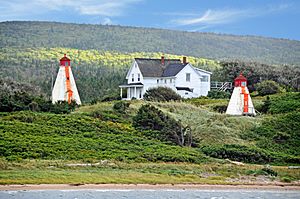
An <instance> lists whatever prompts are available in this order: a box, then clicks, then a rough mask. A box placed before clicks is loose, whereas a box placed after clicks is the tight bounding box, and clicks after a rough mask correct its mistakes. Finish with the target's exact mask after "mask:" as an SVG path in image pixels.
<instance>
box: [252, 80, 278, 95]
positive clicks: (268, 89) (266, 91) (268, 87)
mask: <svg viewBox="0 0 300 199" xmlns="http://www.w3.org/2000/svg"><path fill="white" fill-rule="evenodd" d="M256 91H257V92H258V94H259V95H261V96H265V95H271V94H275V93H279V92H280V85H279V84H278V83H276V82H275V81H272V80H265V81H262V82H261V83H257V84H256Z"/></svg>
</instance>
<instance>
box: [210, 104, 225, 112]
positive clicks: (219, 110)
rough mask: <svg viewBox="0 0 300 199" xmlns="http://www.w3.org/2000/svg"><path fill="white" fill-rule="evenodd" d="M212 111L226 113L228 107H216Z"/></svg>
mask: <svg viewBox="0 0 300 199" xmlns="http://www.w3.org/2000/svg"><path fill="white" fill-rule="evenodd" d="M212 109H213V110H214V111H217V112H219V113H225V112H226V110H227V105H215V106H213V107H212Z"/></svg>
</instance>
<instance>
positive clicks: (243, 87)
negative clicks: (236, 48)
mask: <svg viewBox="0 0 300 199" xmlns="http://www.w3.org/2000/svg"><path fill="white" fill-rule="evenodd" d="M226 114H228V115H249V116H255V115H256V113H255V109H254V106H253V103H252V100H251V97H250V94H249V90H248V88H247V78H246V77H244V76H243V75H242V73H241V74H240V75H239V76H238V77H237V78H235V80H234V89H233V92H232V95H231V98H230V101H229V104H228V106H227V110H226Z"/></svg>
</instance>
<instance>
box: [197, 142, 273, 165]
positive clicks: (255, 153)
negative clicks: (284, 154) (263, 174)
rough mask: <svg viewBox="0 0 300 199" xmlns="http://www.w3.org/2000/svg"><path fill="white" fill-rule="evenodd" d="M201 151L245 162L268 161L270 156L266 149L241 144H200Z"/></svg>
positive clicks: (212, 155) (217, 156) (209, 154)
mask: <svg viewBox="0 0 300 199" xmlns="http://www.w3.org/2000/svg"><path fill="white" fill-rule="evenodd" d="M201 151H202V152H203V153H204V154H206V155H208V156H211V157H214V158H221V159H226V158H228V159H230V160H236V161H241V162H247V163H269V162H272V157H271V156H270V154H268V153H267V152H266V151H264V150H262V149H258V148H254V147H247V146H243V145H236V144H231V145H227V144H226V145H214V146H202V148H201Z"/></svg>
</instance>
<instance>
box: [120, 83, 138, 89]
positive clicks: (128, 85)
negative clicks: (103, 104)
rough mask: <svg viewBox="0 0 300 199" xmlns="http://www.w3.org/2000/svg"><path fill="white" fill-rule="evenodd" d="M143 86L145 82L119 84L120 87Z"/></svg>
mask: <svg viewBox="0 0 300 199" xmlns="http://www.w3.org/2000/svg"><path fill="white" fill-rule="evenodd" d="M143 86H144V84H142V83H132V84H123V85H119V87H120V88H130V87H143Z"/></svg>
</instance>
